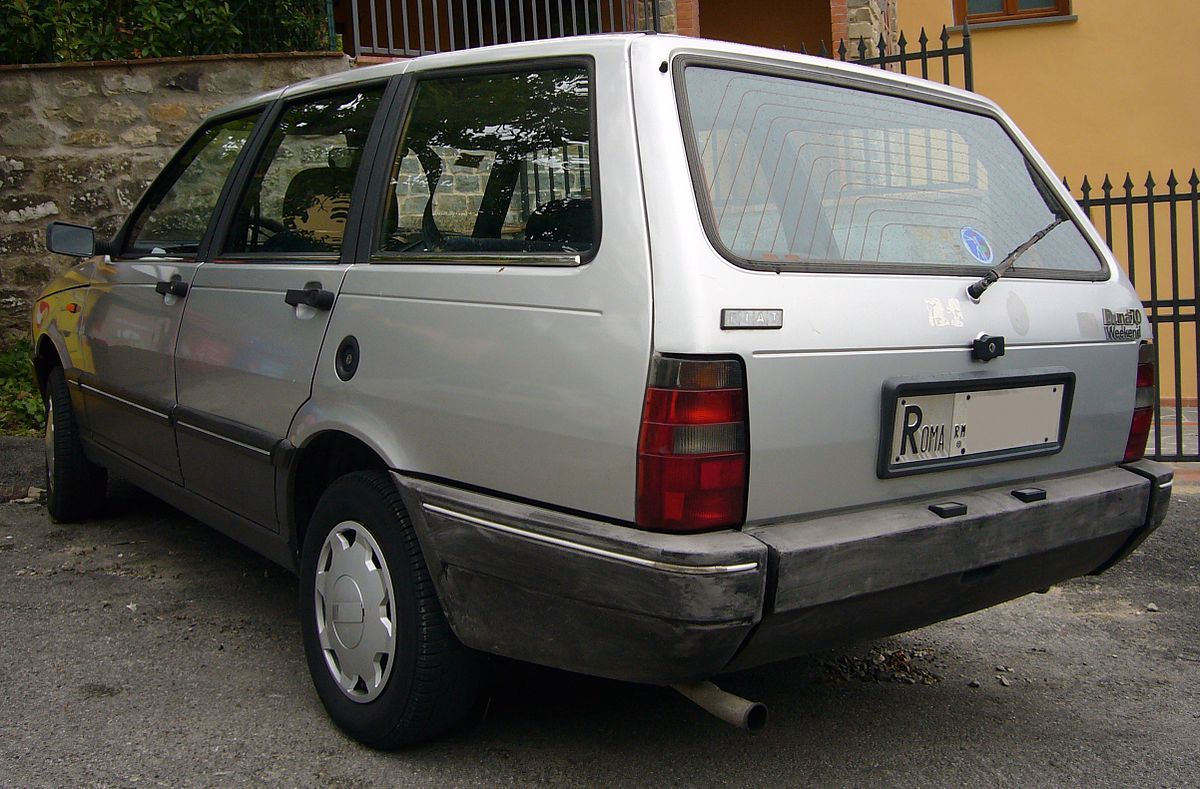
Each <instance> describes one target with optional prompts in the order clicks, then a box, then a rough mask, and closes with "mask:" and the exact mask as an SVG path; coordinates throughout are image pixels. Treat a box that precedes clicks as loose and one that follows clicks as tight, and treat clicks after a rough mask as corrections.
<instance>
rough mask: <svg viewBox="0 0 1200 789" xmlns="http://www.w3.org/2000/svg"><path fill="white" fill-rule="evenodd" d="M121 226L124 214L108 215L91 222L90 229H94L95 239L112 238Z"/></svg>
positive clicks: (123, 222) (123, 221)
mask: <svg viewBox="0 0 1200 789" xmlns="http://www.w3.org/2000/svg"><path fill="white" fill-rule="evenodd" d="M123 224H125V214H108V215H107V216H102V217H100V218H98V219H94V220H92V227H94V228H96V238H112V237H113V236H115V235H116V234H117V231H118V230H120V229H121V225H123Z"/></svg>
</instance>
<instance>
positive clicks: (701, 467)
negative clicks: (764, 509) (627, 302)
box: [637, 356, 750, 531]
mask: <svg viewBox="0 0 1200 789" xmlns="http://www.w3.org/2000/svg"><path fill="white" fill-rule="evenodd" d="M746 435H747V429H746V388H745V384H744V379H743V375H742V365H741V363H740V362H738V361H736V360H731V359H717V360H709V359H672V358H666V357H661V356H656V357H655V358H654V362H653V364H652V366H651V370H650V385H649V386H648V387H647V388H646V401H645V406H644V407H643V409H642V429H641V437H640V438H639V440H638V467H637V525H638V526H639V527H640V528H643V529H656V530H660V531H701V530H704V529H720V528H728V527H730V526H738V525H740V524H741V523H742V520H743V519H744V518H745V514H746V480H747V476H748V474H749V469H750V453H749V451H748V449H747V445H746Z"/></svg>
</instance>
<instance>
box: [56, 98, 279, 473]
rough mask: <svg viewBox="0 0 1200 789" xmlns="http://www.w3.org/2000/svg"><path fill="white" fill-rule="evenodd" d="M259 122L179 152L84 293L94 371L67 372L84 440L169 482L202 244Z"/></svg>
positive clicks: (210, 128)
mask: <svg viewBox="0 0 1200 789" xmlns="http://www.w3.org/2000/svg"><path fill="white" fill-rule="evenodd" d="M258 115H259V113H258V112H257V111H255V112H251V113H244V114H240V115H237V116H234V117H231V118H224V119H220V120H217V121H214V122H213V123H210V124H208V125H207V126H205V127H204V128H202V129H201V130H200V131H199V132H197V134H196V135H195V136H194V137H193V138H192V139H191V140H190V141H188V143H187V144H186V145H184V147H183V148H182V149H181V150H180V152H179V154H177V155H176V157H175V159H173V160H172V161H171V163H170V164H168V165H167V167H166V169H164V170H163V172H162V174H161V175H160V176H159V178H158V180H156V181H155V182H154V184H153V185H152V186H151V188H150V189H149V191H148V192H147V194H146V197H145V198H143V201H142V203H141V205H140V206H139V208H138V210H137V211H136V212H135V214H134V216H133V218H132V220H131V221H130V222H129V223H128V225H127V227H126V229H125V230H124V231H123V241H122V252H121V254H120V255H119V256H117V257H116V258H114V259H111V260H105V261H104V262H102V263H99V264H97V265H96V267H95V274H94V276H93V278H92V283H91V288H89V290H88V296H87V299H88V302H87V306H86V310H85V311H84V316H85V317H84V320H83V321H82V323H81V333H82V335H83V337H82V339H83V342H84V343H85V345H86V348H87V349H88V351H89V353H85V354H83V355H81V358H82V359H85V360H86V359H88V358H90V360H91V368H90V369H87V370H79V371H75V372H74V373H73V375H74V380H75V381H76V383H77V384H78V385H79V387H80V388H81V389H82V391H83V393H84V399H85V402H86V413H87V418H88V419H87V421H88V425H89V427H90V431H91V437H92V438H93V439H94V440H96V441H98V442H99V443H101V444H103V445H105V446H106V447H107V448H109V449H112V450H114V451H116V452H118V453H120V454H121V455H124V456H125V457H127V458H128V459H130V460H132V461H134V462H136V463H138V464H140V465H142V466H144V467H145V468H147V469H150V470H151V471H153V472H155V473H157V474H159V475H161V476H163V477H165V478H167V479H169V480H171V481H173V482H176V483H178V482H179V481H180V473H179V462H178V458H177V456H176V451H175V436H174V434H173V432H172V429H171V424H170V413H171V409H172V408H173V407H174V405H175V365H174V361H173V358H172V352H173V351H174V348H175V341H176V338H177V335H178V333H179V324H180V320H181V319H182V316H183V310H184V304H185V303H186V301H187V296H188V290H189V287H190V286H191V284H192V279H193V277H194V275H195V271H196V268H197V266H196V256H197V253H198V250H199V248H200V244H201V241H202V239H203V238H204V237H205V234H206V232H207V229H208V227H209V224H210V220H211V219H212V216H213V213H214V210H215V208H216V206H217V204H218V200H219V198H220V195H221V193H222V190H223V189H224V188H225V185H226V180H227V178H228V176H229V173H230V171H231V170H232V169H233V166H234V162H235V161H236V160H237V158H238V156H239V154H240V153H241V151H242V148H243V147H244V146H245V144H246V141H247V140H248V139H249V136H250V133H251V131H252V130H253V129H254V125H255V122H256V121H257V119H258Z"/></svg>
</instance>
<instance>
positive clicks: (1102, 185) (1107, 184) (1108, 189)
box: [1100, 173, 1112, 198]
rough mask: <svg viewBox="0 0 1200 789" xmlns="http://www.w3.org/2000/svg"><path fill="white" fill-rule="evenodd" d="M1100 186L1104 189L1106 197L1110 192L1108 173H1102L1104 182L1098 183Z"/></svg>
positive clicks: (1110, 183)
mask: <svg viewBox="0 0 1200 789" xmlns="http://www.w3.org/2000/svg"><path fill="white" fill-rule="evenodd" d="M1100 188H1101V189H1103V190H1104V196H1105V197H1106V198H1107V197H1108V196H1109V195H1111V194H1112V181H1110V180H1109V179H1108V173H1105V174H1104V183H1102V184H1100Z"/></svg>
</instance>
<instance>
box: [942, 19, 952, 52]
mask: <svg viewBox="0 0 1200 789" xmlns="http://www.w3.org/2000/svg"><path fill="white" fill-rule="evenodd" d="M941 39H942V48H943V49H946V48H949V46H950V31H949V30H947V29H946V26H945V25H942V35H941Z"/></svg>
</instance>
